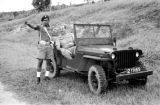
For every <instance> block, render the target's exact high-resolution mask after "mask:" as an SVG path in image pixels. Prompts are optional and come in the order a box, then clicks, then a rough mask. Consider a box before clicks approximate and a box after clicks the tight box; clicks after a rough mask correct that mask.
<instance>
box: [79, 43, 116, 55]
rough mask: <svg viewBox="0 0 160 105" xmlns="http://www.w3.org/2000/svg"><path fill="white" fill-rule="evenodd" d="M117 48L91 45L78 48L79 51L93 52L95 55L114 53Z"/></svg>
mask: <svg viewBox="0 0 160 105" xmlns="http://www.w3.org/2000/svg"><path fill="white" fill-rule="evenodd" d="M114 49H115V47H114V46H111V45H90V46H81V47H79V48H78V50H79V51H83V52H93V53H102V54H104V53H112V52H113V51H114Z"/></svg>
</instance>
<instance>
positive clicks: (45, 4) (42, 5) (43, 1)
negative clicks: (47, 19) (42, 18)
mask: <svg viewBox="0 0 160 105" xmlns="http://www.w3.org/2000/svg"><path fill="white" fill-rule="evenodd" d="M32 5H33V6H34V8H35V9H37V10H38V11H39V12H40V11H45V10H47V9H49V10H50V6H51V0H33V2H32Z"/></svg>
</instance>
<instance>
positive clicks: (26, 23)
mask: <svg viewBox="0 0 160 105" xmlns="http://www.w3.org/2000/svg"><path fill="white" fill-rule="evenodd" d="M25 25H27V26H29V27H30V28H32V29H34V30H39V29H40V28H39V26H36V27H35V26H33V25H31V24H29V23H28V22H27V21H26V22H25Z"/></svg>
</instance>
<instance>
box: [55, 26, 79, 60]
mask: <svg viewBox="0 0 160 105" xmlns="http://www.w3.org/2000/svg"><path fill="white" fill-rule="evenodd" d="M66 28H67V26H66V25H64V26H63V27H61V32H60V35H59V37H58V40H57V42H56V43H57V49H58V50H59V51H60V52H61V53H62V55H63V56H64V57H66V58H67V59H72V57H73V56H74V54H75V48H76V47H75V41H74V35H73V34H72V33H70V32H68V31H67V29H66Z"/></svg>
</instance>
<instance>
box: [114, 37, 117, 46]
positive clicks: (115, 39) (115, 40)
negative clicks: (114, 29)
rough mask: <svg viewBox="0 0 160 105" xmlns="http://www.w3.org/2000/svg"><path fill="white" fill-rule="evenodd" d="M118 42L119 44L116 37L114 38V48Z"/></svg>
mask: <svg viewBox="0 0 160 105" xmlns="http://www.w3.org/2000/svg"><path fill="white" fill-rule="evenodd" d="M116 42H117V38H116V37H114V38H113V45H114V46H116Z"/></svg>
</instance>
